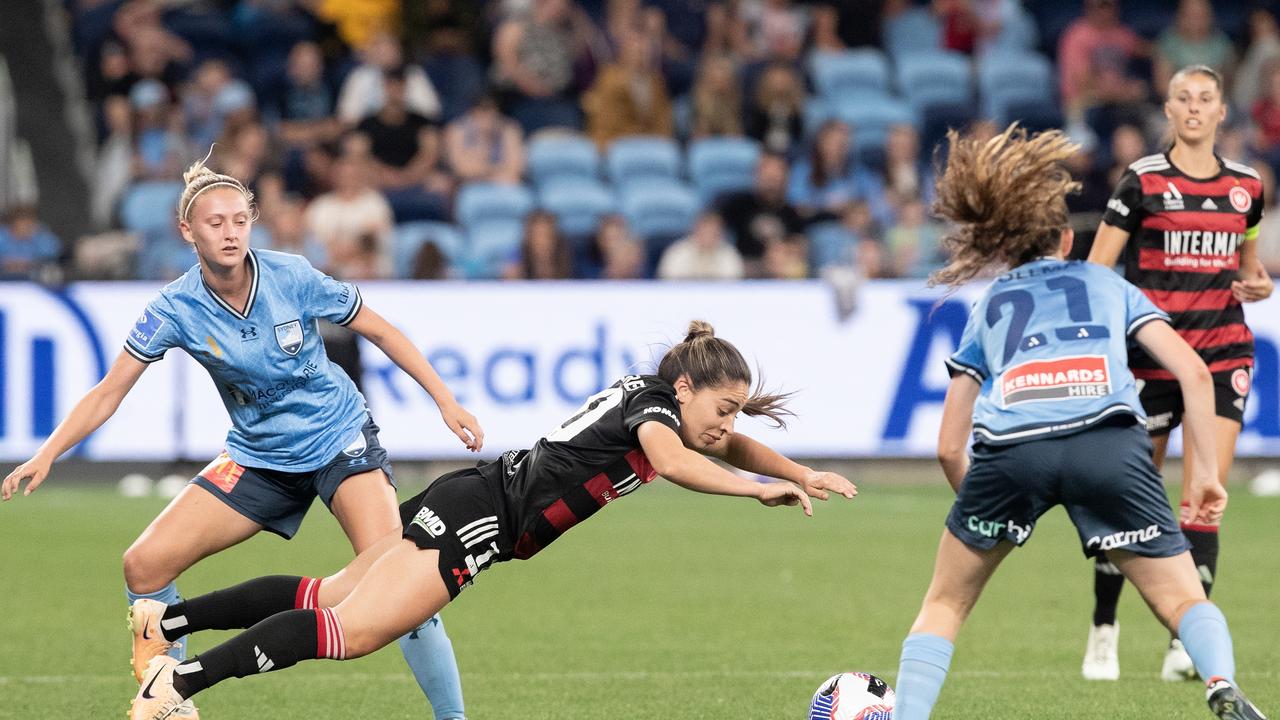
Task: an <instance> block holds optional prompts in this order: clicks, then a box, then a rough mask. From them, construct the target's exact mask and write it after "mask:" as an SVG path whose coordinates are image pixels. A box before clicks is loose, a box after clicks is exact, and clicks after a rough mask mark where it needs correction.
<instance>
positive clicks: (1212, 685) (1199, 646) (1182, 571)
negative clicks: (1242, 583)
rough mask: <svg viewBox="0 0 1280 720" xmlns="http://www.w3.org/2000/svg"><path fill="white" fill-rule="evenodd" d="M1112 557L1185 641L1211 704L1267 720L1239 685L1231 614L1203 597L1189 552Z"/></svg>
mask: <svg viewBox="0 0 1280 720" xmlns="http://www.w3.org/2000/svg"><path fill="white" fill-rule="evenodd" d="M1108 556H1109V557H1110V558H1111V561H1112V562H1114V563H1115V564H1116V566H1117V567H1119V568H1120V570H1121V571H1122V572H1123V573H1124V575H1125V577H1126V578H1128V579H1129V581H1130V582H1132V583H1133V584H1134V586H1135V587H1137V588H1138V592H1140V593H1142V597H1143V599H1144V600H1146V601H1147V605H1148V606H1150V608H1151V611H1152V612H1154V613H1155V615H1156V617H1157V618H1159V619H1160V622H1162V623H1164V624H1165V626H1166V627H1168V628H1169V630H1170V631H1171V632H1174V633H1176V634H1177V635H1178V636H1179V638H1180V639H1181V640H1182V644H1183V646H1184V647H1185V648H1186V652H1187V653H1188V654H1189V655H1190V656H1191V658H1192V660H1193V661H1194V663H1195V668H1196V669H1197V670H1198V671H1199V672H1200V675H1201V676H1202V677H1204V678H1207V682H1206V685H1207V688H1206V691H1205V695H1206V699H1207V700H1208V702H1209V709H1210V710H1212V711H1213V713H1214V714H1215V715H1217V716H1218V717H1220V718H1224V719H1226V720H1264V716H1263V714H1262V712H1261V711H1260V710H1258V708H1257V706H1255V705H1254V704H1253V703H1252V702H1250V701H1249V699H1248V698H1247V697H1245V696H1244V693H1242V692H1240V689H1239V688H1237V687H1236V685H1235V671H1236V664H1235V657H1234V653H1233V649H1232V642H1231V633H1230V631H1229V630H1228V628H1227V619H1226V618H1225V617H1223V615H1222V612H1221V611H1220V610H1218V608H1217V607H1216V606H1215V605H1214V604H1213V603H1211V602H1209V600H1208V598H1206V597H1205V594H1204V588H1203V587H1202V586H1201V584H1200V577H1199V574H1198V573H1197V572H1196V569H1195V565H1194V563H1193V562H1192V559H1191V554H1190V553H1186V552H1184V553H1180V554H1178V555H1175V556H1173V557H1166V558H1149V557H1141V556H1139V555H1134V554H1133V553H1129V552H1125V551H1123V550H1112V551H1110V552H1109V553H1108Z"/></svg>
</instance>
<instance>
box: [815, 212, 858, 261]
mask: <svg viewBox="0 0 1280 720" xmlns="http://www.w3.org/2000/svg"><path fill="white" fill-rule="evenodd" d="M805 234H806V235H808V236H809V265H810V267H812V268H813V269H814V270H821V269H822V268H824V267H827V266H828V265H852V264H853V255H854V250H855V245H857V238H855V237H854V236H853V233H851V232H849V231H848V230H847V229H846V228H845V227H844V226H843V225H841V224H840V223H838V222H822V223H816V224H814V225H810V226H809V228H808V229H807V230H806V231H805Z"/></svg>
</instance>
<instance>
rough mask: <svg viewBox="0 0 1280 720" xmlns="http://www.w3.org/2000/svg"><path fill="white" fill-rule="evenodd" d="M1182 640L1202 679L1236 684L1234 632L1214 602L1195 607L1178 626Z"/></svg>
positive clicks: (1192, 607)
mask: <svg viewBox="0 0 1280 720" xmlns="http://www.w3.org/2000/svg"><path fill="white" fill-rule="evenodd" d="M1178 639H1179V640H1181V641H1182V646H1183V647H1184V648H1186V649H1187V654H1188V655H1190V656H1191V662H1193V663H1195V665H1196V670H1197V671H1199V673H1200V677H1202V678H1204V679H1205V680H1208V679H1209V678H1214V677H1220V678H1225V679H1226V680H1227V681H1228V682H1231V683H1233V684H1234V683H1235V677H1236V659H1235V654H1234V653H1233V651H1232V648H1231V631H1230V630H1228V629H1227V619H1226V618H1225V617H1223V615H1222V611H1221V610H1219V609H1218V606H1217V605H1214V604H1213V603H1211V602H1202V603H1199V604H1196V605H1192V606H1191V609H1190V610H1188V611H1187V612H1186V613H1184V614H1183V615H1182V621H1181V622H1179V623H1178Z"/></svg>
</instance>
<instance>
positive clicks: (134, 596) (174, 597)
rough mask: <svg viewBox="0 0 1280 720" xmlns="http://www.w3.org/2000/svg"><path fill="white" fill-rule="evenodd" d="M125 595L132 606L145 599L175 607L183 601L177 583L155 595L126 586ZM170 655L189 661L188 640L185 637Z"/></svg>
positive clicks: (166, 586) (165, 587) (158, 591)
mask: <svg viewBox="0 0 1280 720" xmlns="http://www.w3.org/2000/svg"><path fill="white" fill-rule="evenodd" d="M124 595H125V597H127V598H129V605H130V606H132V605H133V602H134V601H135V600H141V599H143V598H146V599H148V600H156V601H158V602H162V603H164V604H165V605H173V604H174V603H177V602H181V601H182V596H181V595H179V594H178V585H177V583H169V584H168V585H165V586H164V587H162V588H160V589H159V590H157V591H155V592H153V593H136V592H134V591H132V590H130V589H129V586H128V585H126V586H125V588H124ZM168 655H169V656H171V657H175V658H177V659H179V660H186V659H187V638H186V637H185V636H184V637H183V638H182V639H181V640H179V641H178V642H177V643H176V644H175V645H174V646H173V648H172V649H171V650H169V652H168Z"/></svg>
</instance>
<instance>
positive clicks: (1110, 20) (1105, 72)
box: [1058, 0, 1149, 135]
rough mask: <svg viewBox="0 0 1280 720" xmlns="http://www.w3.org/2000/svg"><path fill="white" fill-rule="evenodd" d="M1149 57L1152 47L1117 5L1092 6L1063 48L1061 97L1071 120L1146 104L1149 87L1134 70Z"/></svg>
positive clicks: (1107, 1)
mask: <svg viewBox="0 0 1280 720" xmlns="http://www.w3.org/2000/svg"><path fill="white" fill-rule="evenodd" d="M1148 54H1149V49H1148V47H1147V43H1146V42H1145V41H1144V40H1143V39H1142V38H1140V37H1138V35H1137V34H1136V33H1134V32H1133V31H1132V30H1130V29H1129V28H1127V27H1125V26H1124V25H1122V24H1121V23H1120V7H1119V3H1118V2H1117V0H1086V2H1085V4H1084V16H1083V17H1081V18H1079V19H1077V20H1076V21H1075V22H1073V23H1071V25H1070V26H1068V27H1067V30H1066V32H1064V33H1063V34H1062V39H1061V40H1060V41H1059V42H1058V73H1059V91H1060V93H1061V95H1062V104H1063V106H1064V109H1065V110H1066V111H1067V113H1068V115H1069V116H1071V117H1073V118H1077V119H1079V118H1082V117H1083V115H1084V112H1085V111H1086V110H1088V109H1089V108H1091V107H1094V106H1097V105H1117V104H1118V105H1127V104H1131V103H1137V102H1141V101H1143V100H1144V99H1146V97H1147V85H1146V83H1145V82H1143V81H1142V80H1141V79H1140V78H1138V77H1135V76H1134V75H1133V74H1132V73H1131V71H1130V64H1131V63H1132V61H1133V60H1134V58H1137V57H1144V56H1146V55H1148ZM1108 135H1109V133H1108Z"/></svg>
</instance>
